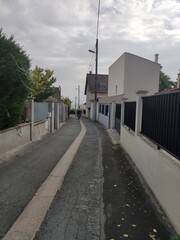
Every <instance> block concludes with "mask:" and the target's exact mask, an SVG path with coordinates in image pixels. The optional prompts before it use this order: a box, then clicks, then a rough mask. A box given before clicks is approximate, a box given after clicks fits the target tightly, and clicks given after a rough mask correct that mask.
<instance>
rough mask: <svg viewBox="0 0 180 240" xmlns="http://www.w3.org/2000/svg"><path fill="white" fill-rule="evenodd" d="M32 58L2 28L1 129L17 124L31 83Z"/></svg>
mask: <svg viewBox="0 0 180 240" xmlns="http://www.w3.org/2000/svg"><path fill="white" fill-rule="evenodd" d="M29 68H30V59H29V57H28V56H27V54H26V52H25V51H24V50H23V49H22V47H20V45H19V44H18V43H16V41H15V40H14V37H13V36H11V37H9V38H8V37H7V36H6V35H5V34H4V33H3V32H2V29H1V30H0V86H1V87H0V129H4V128H8V127H11V126H14V125H16V124H17V123H18V122H19V120H20V117H21V113H22V112H23V110H24V102H25V100H26V99H27V96H28V92H29V87H30V85H31V80H30V75H29Z"/></svg>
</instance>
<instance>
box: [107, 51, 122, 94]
mask: <svg viewBox="0 0 180 240" xmlns="http://www.w3.org/2000/svg"><path fill="white" fill-rule="evenodd" d="M124 73H125V54H123V55H122V56H121V57H120V58H118V59H117V60H116V61H115V62H114V63H113V64H112V65H111V66H110V67H109V78H108V96H114V95H120V94H123V92H124ZM116 86H117V93H116Z"/></svg>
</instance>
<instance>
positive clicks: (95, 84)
mask: <svg viewBox="0 0 180 240" xmlns="http://www.w3.org/2000/svg"><path fill="white" fill-rule="evenodd" d="M97 81H98V38H97V39H96V69H95V81H94V120H95V121H96V114H97Z"/></svg>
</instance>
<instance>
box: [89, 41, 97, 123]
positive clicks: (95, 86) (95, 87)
mask: <svg viewBox="0 0 180 240" xmlns="http://www.w3.org/2000/svg"><path fill="white" fill-rule="evenodd" d="M89 52H91V53H96V67H95V81H94V120H95V121H96V109H97V77H98V38H97V39H96V50H95V51H93V50H89Z"/></svg>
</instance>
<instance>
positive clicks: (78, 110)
mask: <svg viewBox="0 0 180 240" xmlns="http://www.w3.org/2000/svg"><path fill="white" fill-rule="evenodd" d="M77 117H78V119H80V118H81V109H80V108H78V109H77Z"/></svg>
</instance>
